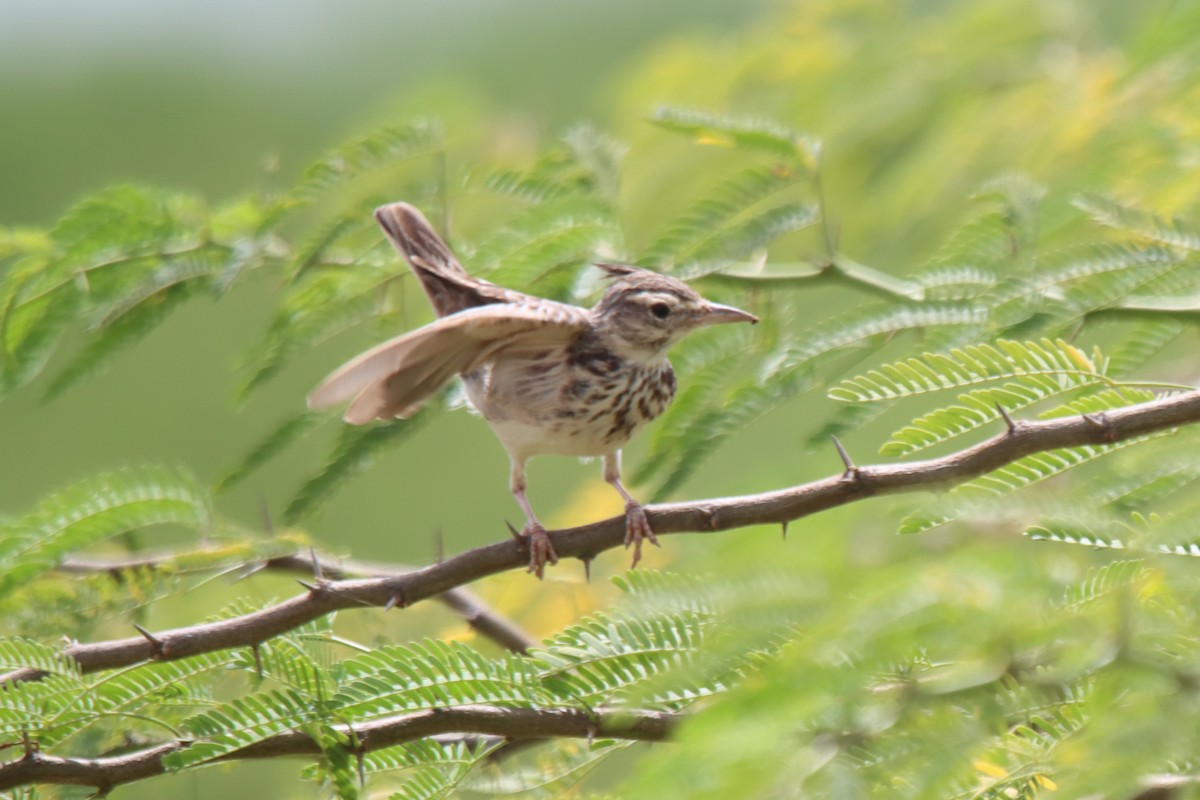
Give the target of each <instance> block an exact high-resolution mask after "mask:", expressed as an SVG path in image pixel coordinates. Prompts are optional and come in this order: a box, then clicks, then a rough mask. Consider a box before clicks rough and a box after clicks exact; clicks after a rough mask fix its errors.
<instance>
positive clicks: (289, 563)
mask: <svg viewBox="0 0 1200 800" xmlns="http://www.w3.org/2000/svg"><path fill="white" fill-rule="evenodd" d="M174 555H175V554H172V553H157V554H149V555H140V556H135V557H133V558H124V559H113V558H85V557H80V556H73V557H70V558H68V559H67V560H66V561H64V562H63V563H62V564H61V565H59V570H60V571H61V572H70V573H77V574H79V573H82V574H87V573H109V574H119V573H121V572H124V571H127V570H135V569H157V568H159V567H162V566H164V565H165V564H167V563H170V562H171V561H172V560H173V558H174ZM189 555H194V554H193V553H189ZM314 555H315V554H313V555H304V554H300V553H293V554H289V555H280V556H273V557H271V558H266V559H263V560H261V561H257V562H254V563H253V564H244V565H238V566H239V567H241V568H242V569H243V571H258V570H273V571H278V572H292V573H296V574H300V575H321V576H323V577H325V578H327V579H329V580H346V579H348V578H352V577H359V578H395V577H399V576H401V575H404V574H406V573H409V572H412V571H413V568H412V567H406V566H399V565H396V564H380V563H376V562H371V561H358V560H354V559H334V558H330V557H328V556H316V566H314V564H313V557H314ZM219 568H221V565H219V564H218V565H213V566H212V567H211V568H210V569H219ZM434 599H435V600H437V601H438V602H440V603H442V604H443V605H445V606H447V607H448V608H450V609H451V610H453V611H454V612H455V613H456V614H458V615H459V616H460V617H462V618H463V621H465V622H466V623H467V624H468V625H469V626H471V628H472V629H473V630H474V631H475V632H476V633H478V634H479V635H480V636H483V637H486V638H488V639H491V640H492V641H494V642H495V643H496V644H498V645H500V646H501V647H504V648H507V649H509V650H512V651H513V652H514V653H526V652H528V651H529V648H531V647H533V646H534V645H535V644H536V643H537V642H536V641H535V640H534V639H533V637H532V636H530V635H529V634H528V633H526V632H525V631H524V630H522V628H521V626H519V625H518V624H517V623H516V622H514V621H513V620H511V619H509V618H508V617H506V616H504V615H503V614H501V613H499V612H498V611H496V610H495V609H492V608H490V607H489V606H488V605H487V604H486V603H484V602H483V600H482V599H480V597H479V596H478V595H476V594H475V593H474V592H472V591H470V590H469V589H464V588H462V587H456V588H453V589H448V590H447V591H445V592H442V593H441V594H439V595H436V596H435V597H434Z"/></svg>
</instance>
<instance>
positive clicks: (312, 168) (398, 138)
mask: <svg viewBox="0 0 1200 800" xmlns="http://www.w3.org/2000/svg"><path fill="white" fill-rule="evenodd" d="M443 146H444V145H443V143H442V127H441V125H440V124H438V123H436V122H415V123H412V124H410V125H395V126H388V127H383V128H379V129H377V130H374V131H371V132H370V133H368V134H366V135H365V136H362V137H360V138H358V139H355V140H353V141H351V142H349V143H347V144H345V145H342V146H341V147H339V148H337V149H336V150H334V151H333V152H332V153H330V154H329V155H327V156H325V157H324V158H322V159H321V160H319V161H317V162H315V163H313V164H311V165H309V166H308V167H307V168H306V169H305V170H304V174H303V175H302V176H301V178H300V182H299V184H297V186H296V188H295V189H293V190H292V193H291V196H290V199H291V200H293V201H295V200H301V201H311V200H313V199H315V198H316V197H317V196H319V195H321V194H324V193H325V192H328V191H329V190H330V189H332V188H334V187H336V186H339V185H341V184H344V183H347V182H349V181H351V180H353V179H355V178H357V177H359V176H360V175H365V174H367V173H369V172H379V171H382V170H383V169H384V168H385V167H387V166H388V165H391V164H395V163H397V162H400V161H403V160H405V159H409V158H413V157H416V156H421V155H429V154H432V153H436V152H440V151H441V149H442V147H443Z"/></svg>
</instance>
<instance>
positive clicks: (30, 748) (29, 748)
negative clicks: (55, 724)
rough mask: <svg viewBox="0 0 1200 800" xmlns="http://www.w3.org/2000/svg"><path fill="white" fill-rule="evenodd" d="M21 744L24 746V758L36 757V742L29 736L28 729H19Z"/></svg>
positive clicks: (37, 748) (31, 758)
mask: <svg viewBox="0 0 1200 800" xmlns="http://www.w3.org/2000/svg"><path fill="white" fill-rule="evenodd" d="M21 746H22V747H24V748H25V758H27V759H30V760H33V759H34V758H36V757H37V753H38V750H39V749H40V748H39V747H38V743H37V742H35V741H34V740H33V739H30V738H29V729H28V728H22V729H21Z"/></svg>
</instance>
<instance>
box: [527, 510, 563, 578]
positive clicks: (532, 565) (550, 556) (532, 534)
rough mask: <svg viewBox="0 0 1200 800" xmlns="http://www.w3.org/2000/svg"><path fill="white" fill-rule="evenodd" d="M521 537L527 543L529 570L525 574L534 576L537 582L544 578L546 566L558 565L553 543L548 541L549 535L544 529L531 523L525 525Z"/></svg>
mask: <svg viewBox="0 0 1200 800" xmlns="http://www.w3.org/2000/svg"><path fill="white" fill-rule="evenodd" d="M521 535H522V536H523V537H525V538H526V539H527V540H528V543H529V569H527V570H526V572H528V573H530V574H531V575H536V576H537V577H538V580H541V579H542V578H543V577H544V576H545V572H546V564H547V563H550V564H557V563H558V553H555V552H554V543H553V542H551V541H550V534H548V533H546V529H545V528H543V527H542V526H541V525H538V524H536V523H533V522H530V523H528V524H526V525H525V527H524V529H522V531H521Z"/></svg>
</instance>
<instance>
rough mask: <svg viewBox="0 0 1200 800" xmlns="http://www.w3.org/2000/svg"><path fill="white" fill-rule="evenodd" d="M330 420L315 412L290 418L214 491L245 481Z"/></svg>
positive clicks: (252, 450) (246, 456)
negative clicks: (294, 443)
mask: <svg viewBox="0 0 1200 800" xmlns="http://www.w3.org/2000/svg"><path fill="white" fill-rule="evenodd" d="M328 419H329V415H328V414H322V413H317V412H313V411H301V412H300V413H299V414H296V415H295V416H291V417H288V418H287V419H285V420H284V421H283V422H281V423H280V424H279V425H277V426H276V427H275V429H274V430H272V431H271V432H270V433H268V434H267V435H266V436H264V437H263V438H262V439H261V440H260V441H259V442H258V444H256V445H255V446H254V448H253V449H251V450H250V452H249V453H247V454H246V455H245V456H243V457H242V459H241V460H240V461H238V463H237V464H235V465H234V466H233V467H231V468H230V469H229V470H228V471H227V472H226V473H225V474H224V475H222V476H221V478H220V479H219V480H218V481H217V483H216V486H215V488H214V491H216V492H223V491H225V490H226V489H228V488H229V487H231V486H233V485H235V484H237V483H240V482H241V481H243V480H245V478H246V477H247V476H249V475H250V474H251V473H253V472H254V471H255V470H257V469H258V468H259V467H261V466H262V465H263V464H265V463H266V462H267V461H269V460H270V459H272V458H274V457H275V456H277V455H279V453H281V452H283V450H284V449H286V448H287V447H288V446H289V445H291V444H292V443H293V442H295V441H296V440H298V439H301V438H303V437H304V436H307V435H308V434H309V433H310V432H311V431H312V430H314V429H315V428H316V427H317V426H318V425H320V424H321V423H322V422H325V421H326V420H328Z"/></svg>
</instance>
